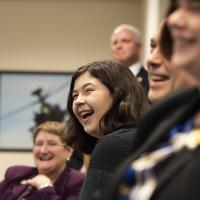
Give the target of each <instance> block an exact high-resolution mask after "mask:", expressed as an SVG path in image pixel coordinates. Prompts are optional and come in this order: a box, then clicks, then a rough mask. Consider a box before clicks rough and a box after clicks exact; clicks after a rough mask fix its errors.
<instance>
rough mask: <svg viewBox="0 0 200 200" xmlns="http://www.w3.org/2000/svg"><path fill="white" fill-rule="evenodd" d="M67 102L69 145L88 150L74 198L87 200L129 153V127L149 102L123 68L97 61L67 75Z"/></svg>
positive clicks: (131, 134)
mask: <svg viewBox="0 0 200 200" xmlns="http://www.w3.org/2000/svg"><path fill="white" fill-rule="evenodd" d="M67 107H68V111H69V114H70V118H69V121H68V124H69V131H68V134H69V138H68V139H69V140H68V142H69V144H70V145H72V147H74V148H79V149H82V151H83V152H85V153H92V155H91V160H90V163H89V167H88V170H87V173H86V179H85V181H84V184H83V187H82V189H81V194H80V200H91V199H94V198H96V197H95V196H96V195H97V194H98V191H99V190H101V189H102V188H104V187H105V185H106V183H107V181H108V180H109V179H110V177H112V175H113V172H114V171H115V169H116V167H117V166H118V165H119V164H120V163H121V162H122V161H123V160H124V159H125V158H126V157H127V156H129V155H130V150H131V146H132V143H133V141H134V138H135V129H136V127H137V124H138V123H139V121H140V119H141V116H142V115H143V113H144V112H145V111H146V110H147V108H148V107H149V102H148V99H147V97H146V95H145V93H144V91H143V89H142V87H141V86H140V84H139V82H138V81H137V79H136V78H135V77H134V76H133V75H132V73H131V71H130V70H129V69H128V68H126V67H124V66H123V65H122V64H120V63H117V62H114V61H98V62H93V63H90V64H87V65H85V66H82V67H80V68H79V69H78V70H77V71H76V72H75V73H74V74H73V76H72V82H71V85H70V91H69V96H68V106H67ZM95 145H96V146H95ZM93 149H94V150H93Z"/></svg>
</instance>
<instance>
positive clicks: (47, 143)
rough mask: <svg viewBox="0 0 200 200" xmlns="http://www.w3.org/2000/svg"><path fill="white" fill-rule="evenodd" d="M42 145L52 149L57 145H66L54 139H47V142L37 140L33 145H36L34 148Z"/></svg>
mask: <svg viewBox="0 0 200 200" xmlns="http://www.w3.org/2000/svg"><path fill="white" fill-rule="evenodd" d="M44 145H46V147H47V148H49V149H53V148H56V147H58V146H62V147H65V146H66V145H65V144H63V143H58V142H54V141H48V142H42V141H38V142H35V143H34V147H36V148H42V147H43V146H44Z"/></svg>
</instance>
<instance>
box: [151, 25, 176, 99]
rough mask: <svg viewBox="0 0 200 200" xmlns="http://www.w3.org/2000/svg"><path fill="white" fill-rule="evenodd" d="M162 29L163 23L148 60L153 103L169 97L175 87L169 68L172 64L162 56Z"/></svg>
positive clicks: (155, 36)
mask: <svg viewBox="0 0 200 200" xmlns="http://www.w3.org/2000/svg"><path fill="white" fill-rule="evenodd" d="M162 28H163V22H161V23H160V25H159V27H158V29H157V31H156V33H155V34H154V36H153V37H152V38H151V41H150V46H151V52H150V54H149V57H148V59H147V68H148V77H149V86H150V87H149V92H148V97H149V99H150V101H151V102H152V103H154V102H156V101H158V100H159V99H160V98H162V97H163V96H165V95H167V94H168V93H169V92H170V91H171V90H172V87H173V78H172V76H171V75H170V72H169V70H168V68H167V65H170V63H169V61H167V60H166V59H165V58H164V57H163V56H162V54H161V50H160V45H159V43H160V35H161V30H162Z"/></svg>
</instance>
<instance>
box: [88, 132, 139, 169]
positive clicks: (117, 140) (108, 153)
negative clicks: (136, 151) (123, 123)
mask: <svg viewBox="0 0 200 200" xmlns="http://www.w3.org/2000/svg"><path fill="white" fill-rule="evenodd" d="M135 134H136V131H135V128H128V129H126V128H125V129H120V130H117V131H114V132H113V133H111V134H109V135H106V136H104V137H103V138H102V139H100V141H99V142H98V144H97V145H96V147H95V149H94V151H93V153H92V158H91V161H90V165H89V168H99V169H100V168H102V169H107V170H109V171H113V170H114V169H115V168H116V166H117V165H119V163H120V162H122V160H124V159H125V158H126V157H127V156H128V155H129V153H130V150H131V146H132V143H133V141H134V138H135Z"/></svg>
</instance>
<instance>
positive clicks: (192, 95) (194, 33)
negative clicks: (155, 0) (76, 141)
mask: <svg viewBox="0 0 200 200" xmlns="http://www.w3.org/2000/svg"><path fill="white" fill-rule="evenodd" d="M199 8H200V1H199V0H194V1H190V0H177V1H176V0H173V1H171V6H170V14H169V16H168V19H167V23H168V26H169V29H170V31H171V35H172V41H173V43H172V47H173V51H172V54H171V55H170V54H169V56H170V57H171V65H169V66H168V69H169V71H170V73H172V74H173V73H176V71H177V70H183V72H184V73H186V74H187V75H188V74H189V77H190V78H191V80H192V82H193V81H196V87H195V86H192V87H191V86H190V82H189V84H188V85H187V87H186V85H183V84H181V85H179V86H181V87H184V88H182V89H180V90H178V91H175V92H174V93H173V94H172V95H169V96H168V97H167V98H165V99H163V100H162V101H160V102H159V103H157V104H155V106H153V107H152V109H151V110H150V111H149V112H148V113H147V114H146V116H145V117H144V119H143V121H142V122H141V124H140V126H139V128H138V132H137V136H138V137H136V139H137V140H135V141H137V143H136V144H134V145H135V147H134V148H135V150H136V151H135V153H133V155H132V156H131V158H129V159H128V160H126V161H125V162H124V164H123V165H124V166H125V165H126V167H124V166H121V167H120V169H119V171H118V172H117V173H116V174H115V177H118V180H112V183H115V182H118V183H117V184H116V185H115V186H114V187H112V186H111V187H110V188H109V189H110V190H112V192H111V193H110V194H107V195H106V198H104V199H109V200H111V199H131V200H133V199H134V200H143V199H145V200H148V199H149V200H150V199H151V200H157V199H159V200H168V199H181V200H190V199H193V200H198V199H200V190H199V187H198V186H199V184H200V166H199V164H200V157H199V153H200V152H199V150H200V148H199V138H200V129H199V127H200V117H199V116H200V115H199V113H200V112H199V109H200V107H199V106H200V104H199V103H200V92H199V80H200V76H199V75H200V57H199V52H200V44H199V43H198V41H199V35H200V21H199V17H200V9H199ZM161 44H162V42H161ZM166 46H167V45H166V44H165V47H166ZM163 47H164V46H163ZM162 51H163V49H162ZM164 52H166V50H164ZM180 81H181V79H180V80H179V83H178V84H180V83H181V82H180ZM147 133H148V134H147ZM130 161H131V164H130ZM127 163H129V165H127ZM119 178H121V180H120V181H119ZM108 191H109V190H108ZM113 191H115V192H113Z"/></svg>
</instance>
